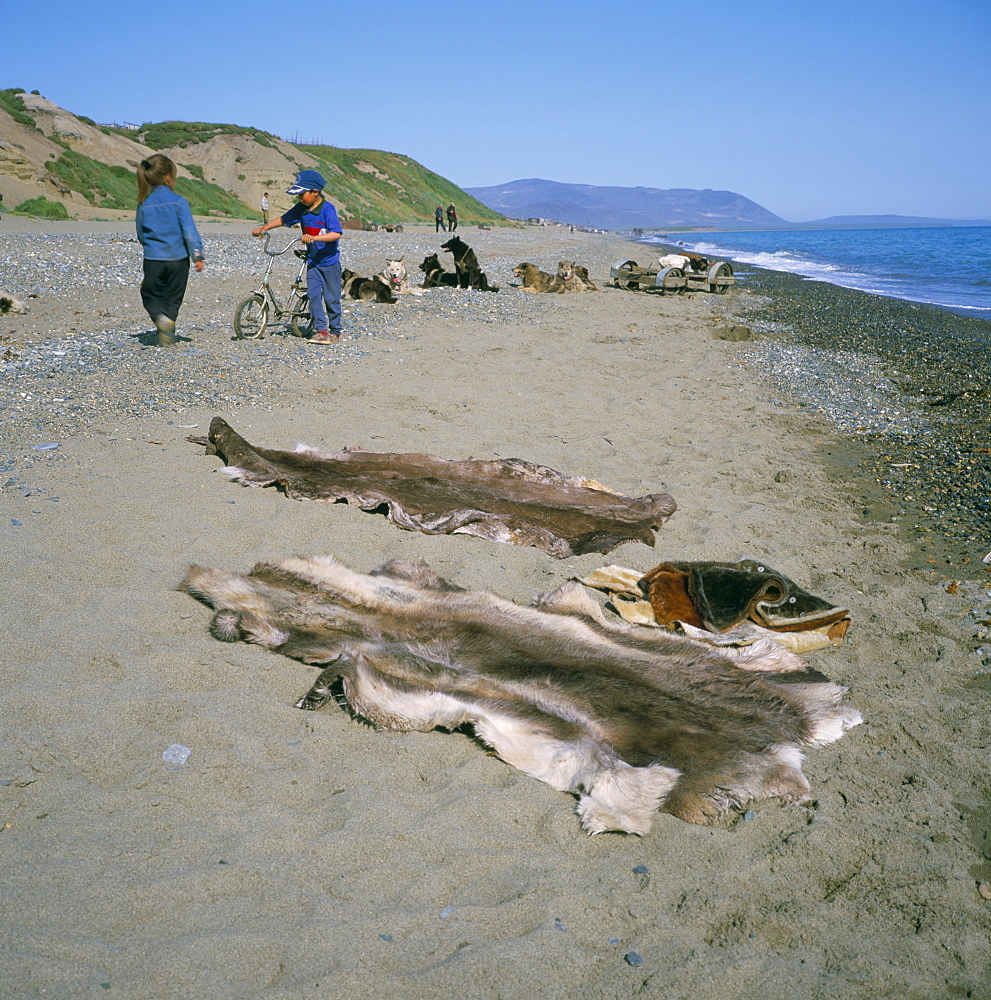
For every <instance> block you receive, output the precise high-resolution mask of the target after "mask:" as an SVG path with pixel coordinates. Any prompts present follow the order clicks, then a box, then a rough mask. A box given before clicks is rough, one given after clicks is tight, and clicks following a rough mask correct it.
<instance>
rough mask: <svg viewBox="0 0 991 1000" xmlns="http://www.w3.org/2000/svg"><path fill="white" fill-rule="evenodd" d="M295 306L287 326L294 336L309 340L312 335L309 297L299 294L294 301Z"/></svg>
mask: <svg viewBox="0 0 991 1000" xmlns="http://www.w3.org/2000/svg"><path fill="white" fill-rule="evenodd" d="M295 306H296V308H295V309H294V310H293V314H292V316H291V317H290V320H289V326H290V329H291V330H292V335H293V336H294V337H304V338H306V339H307V340H309V338H310V337H312V336H313V317H312V316H311V315H310V297H309V296H308V295H301V296H300V297H299V301H298V302H296V303H295Z"/></svg>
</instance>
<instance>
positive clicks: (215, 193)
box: [45, 149, 255, 219]
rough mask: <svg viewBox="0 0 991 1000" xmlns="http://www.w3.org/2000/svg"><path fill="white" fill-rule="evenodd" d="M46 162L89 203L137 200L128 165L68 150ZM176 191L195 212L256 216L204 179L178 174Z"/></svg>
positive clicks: (122, 204) (117, 204) (121, 205)
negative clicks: (114, 164)
mask: <svg viewBox="0 0 991 1000" xmlns="http://www.w3.org/2000/svg"><path fill="white" fill-rule="evenodd" d="M45 165H46V166H47V167H48V169H49V170H50V171H51V172H52V173H53V174H55V175H56V176H57V177H58V178H59V179H60V180H61V181H62V183H63V184H65V186H66V187H69V188H71V189H72V190H73V191H78V192H79V193H80V194H82V195H83V197H84V198H85V199H86V200H87V201H88V202H89V203H90V204H91V205H98V206H99V207H100V208H117V209H123V210H124V211H129V210H130V209H133V208H134V206H135V204H136V202H137V194H138V182H137V177H136V176H135V174H134V171H133V170H128V169H127V167H112V166H110V165H108V164H106V163H101V162H100V161H99V160H94V159H91V158H90V157H89V156H85V155H83V154H82V153H77V152H75V151H74V150H71V149H67V150H66V151H65V152H64V153H63V154H62V155H61V156H60V157H59V158H58V159H57V160H56V161H55V162H54V163H46V164H45ZM194 172H195V171H194ZM176 191H178V193H179V194H181V195H182V196H183V197H184V198H185V199H186V200H187V201H188V202H189V206H190V208H191V209H192V210H193V213H194V214H195V215H210V214H214V215H229V216H234V217H235V218H239V219H246V218H253V217H254V215H255V213H254V212H252V210H251V209H250V208H248V206H247V205H245V204H244V203H243V202H241V201H240V200H239V199H238V197H237V196H236V195H234V194H231V192H230V191H225V190H224V189H223V188H220V187H218V186H217V185H216V184H210V183H208V182H207V181H203V180H189V179H188V178H186V177H180V178H179V180H178V181H177V183H176Z"/></svg>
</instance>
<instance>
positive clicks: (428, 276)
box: [420, 253, 458, 288]
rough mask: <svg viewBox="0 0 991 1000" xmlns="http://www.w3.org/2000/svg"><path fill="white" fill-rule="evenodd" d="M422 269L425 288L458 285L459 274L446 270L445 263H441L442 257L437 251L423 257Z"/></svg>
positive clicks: (453, 286) (455, 286)
mask: <svg viewBox="0 0 991 1000" xmlns="http://www.w3.org/2000/svg"><path fill="white" fill-rule="evenodd" d="M420 270H421V271H422V272H423V287H424V288H437V287H439V286H441V285H444V286H446V287H448V288H457V287H458V276H457V274H455V273H454V271H445V270H444V265H443V264H441V262H440V258H439V257H438V256H437V254H435V253H432V254H430V256H429V257H424V258H423V263H422V264H420Z"/></svg>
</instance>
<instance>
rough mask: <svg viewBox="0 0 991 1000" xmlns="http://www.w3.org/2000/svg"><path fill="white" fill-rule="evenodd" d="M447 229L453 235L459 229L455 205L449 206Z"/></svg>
mask: <svg viewBox="0 0 991 1000" xmlns="http://www.w3.org/2000/svg"><path fill="white" fill-rule="evenodd" d="M447 228H448V229H450V230H451V232H452V233H453V232H454V230H455V229H457V228H458V213H457V212H456V211H455V210H454V205H453V204H451V205H448V206H447Z"/></svg>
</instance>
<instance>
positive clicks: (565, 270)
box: [557, 260, 598, 292]
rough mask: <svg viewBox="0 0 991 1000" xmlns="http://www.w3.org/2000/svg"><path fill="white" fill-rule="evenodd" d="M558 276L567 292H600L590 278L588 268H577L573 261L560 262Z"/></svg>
mask: <svg viewBox="0 0 991 1000" xmlns="http://www.w3.org/2000/svg"><path fill="white" fill-rule="evenodd" d="M557 276H558V277H559V278H560V279H561V281H563V282H564V290H565V291H566V292H597V291H598V288H596V287H595V285H594V284H592V281H591V279H590V278H589V276H588V268H587V267H579V266H577V265H576V264H575V262H574V261H573V260H561V261H558V265H557Z"/></svg>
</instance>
